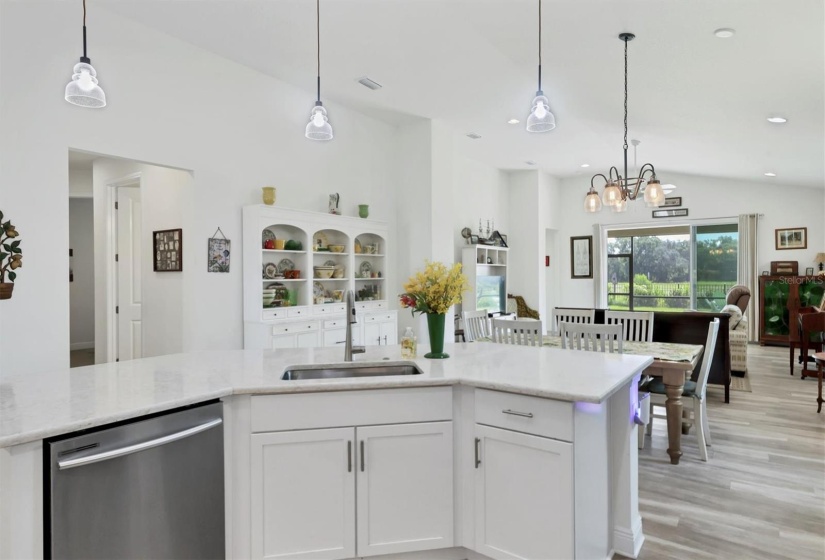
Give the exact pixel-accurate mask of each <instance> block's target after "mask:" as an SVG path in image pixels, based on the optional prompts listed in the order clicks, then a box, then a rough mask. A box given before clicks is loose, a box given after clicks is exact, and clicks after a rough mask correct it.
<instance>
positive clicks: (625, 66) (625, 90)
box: [622, 39, 628, 200]
mask: <svg viewBox="0 0 825 560" xmlns="http://www.w3.org/2000/svg"><path fill="white" fill-rule="evenodd" d="M627 43H628V39H624V146H623V148H624V182H625V186H624V187H622V200H624V198H625V196H626V195H625V190H626V185H627V179H628V177H627Z"/></svg>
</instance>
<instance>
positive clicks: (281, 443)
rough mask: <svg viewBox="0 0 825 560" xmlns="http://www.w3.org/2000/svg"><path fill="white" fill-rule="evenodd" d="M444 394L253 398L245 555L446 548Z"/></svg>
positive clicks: (328, 558) (448, 467)
mask: <svg viewBox="0 0 825 560" xmlns="http://www.w3.org/2000/svg"><path fill="white" fill-rule="evenodd" d="M451 394H452V390H451V388H449V387H438V388H421V389H399V390H394V391H393V390H375V391H348V392H345V393H335V394H330V393H318V394H300V395H278V396H270V397H255V398H253V399H252V408H251V427H252V430H253V434H252V450H251V462H252V468H251V474H252V480H251V485H250V489H251V495H252V501H251V506H252V507H251V512H252V513H251V524H252V527H251V537H252V546H251V550H252V556H253V557H254V558H278V557H289V558H312V559H315V558H317V559H322V560H333V559H339V558H353V557H356V556H359V557H360V556H375V555H379V554H389V553H395V552H408V551H416V550H431V549H436V548H447V547H451V546H453V436H452V434H453V427H452V420H451V419H452V396H451ZM336 399H340V402H337V404H338V405H339V406H336V407H335V408H330V405H331V404H333V403H336ZM418 420H420V422H419V421H418ZM353 424H356V426H355V427H352V425H353ZM322 425H326V426H329V427H324V428H320V426H322ZM263 430H283V431H263ZM255 432H257V433H255ZM356 527H357V531H356Z"/></svg>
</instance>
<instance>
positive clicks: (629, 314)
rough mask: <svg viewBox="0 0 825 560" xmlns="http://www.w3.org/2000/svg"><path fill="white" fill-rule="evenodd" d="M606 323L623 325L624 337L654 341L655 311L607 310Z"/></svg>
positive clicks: (637, 340) (626, 338)
mask: <svg viewBox="0 0 825 560" xmlns="http://www.w3.org/2000/svg"><path fill="white" fill-rule="evenodd" d="M604 319H605V323H607V324H608V325H622V328H623V329H624V335H623V337H624V339H625V340H632V341H634V342H652V341H653V311H610V310H608V311H605V312H604Z"/></svg>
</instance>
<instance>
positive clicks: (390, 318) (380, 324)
mask: <svg viewBox="0 0 825 560" xmlns="http://www.w3.org/2000/svg"><path fill="white" fill-rule="evenodd" d="M397 315H398V313H397V312H396V311H387V312H384V313H365V314H364V315H363V317H360V318H359V321H360V322H361V323H362V324H363V331H364V332H363V340H364V344H366V345H367V346H386V345H387V344H395V343H396V340H397V339H398V317H397Z"/></svg>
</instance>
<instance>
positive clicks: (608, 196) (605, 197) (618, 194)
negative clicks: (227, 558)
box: [602, 181, 622, 206]
mask: <svg viewBox="0 0 825 560" xmlns="http://www.w3.org/2000/svg"><path fill="white" fill-rule="evenodd" d="M621 199H622V191H620V190H619V185H618V184H616V181H610V182H609V183H607V185H606V186H605V187H604V192H603V193H602V202H603V203H604V205H605V206H615V205H616V203H618V202H619V201H620V200H621Z"/></svg>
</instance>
